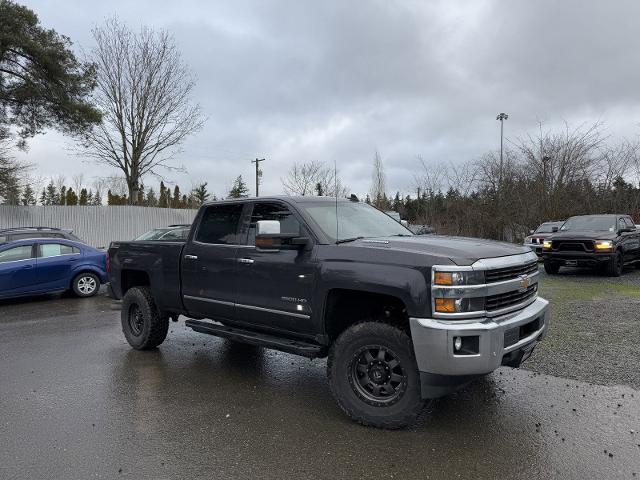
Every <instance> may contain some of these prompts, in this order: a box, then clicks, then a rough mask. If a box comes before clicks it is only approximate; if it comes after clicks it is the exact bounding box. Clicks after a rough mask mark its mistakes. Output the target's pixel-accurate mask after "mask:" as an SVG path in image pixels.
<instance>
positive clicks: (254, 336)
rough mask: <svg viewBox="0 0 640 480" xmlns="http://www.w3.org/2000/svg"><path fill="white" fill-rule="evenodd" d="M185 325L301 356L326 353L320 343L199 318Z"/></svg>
mask: <svg viewBox="0 0 640 480" xmlns="http://www.w3.org/2000/svg"><path fill="white" fill-rule="evenodd" d="M185 325H186V326H187V327H189V328H191V329H192V330H194V331H195V332H199V333H207V334H209V335H215V336H216V337H222V338H228V339H229V340H235V341H237V342H242V343H248V344H251V345H257V346H260V347H266V348H273V349H274V350H280V351H283V352H287V353H293V354H295V355H302V356H303V357H308V358H317V357H323V356H325V355H326V349H325V347H323V346H321V345H316V344H313V343H307V342H301V341H299V340H290V339H287V338H281V337H276V336H273V335H268V334H266V333H261V332H256V331H253V330H243V329H241V328H234V327H228V326H226V325H219V324H217V323H211V322H201V321H199V320H187V321H186V322H185Z"/></svg>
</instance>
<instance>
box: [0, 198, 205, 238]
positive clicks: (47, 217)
mask: <svg viewBox="0 0 640 480" xmlns="http://www.w3.org/2000/svg"><path fill="white" fill-rule="evenodd" d="M196 212H197V210H177V209H172V208H147V207H130V206H108V207H105V206H103V207H85V206H82V207H81V206H73V207H63V206H55V207H40V206H37V207H12V206H6V205H0V230H2V229H3V228H12V227H58V228H68V229H70V230H73V233H74V234H75V235H77V236H78V237H80V238H81V239H82V240H83V241H85V242H86V243H88V244H89V245H93V246H94V247H108V246H109V243H110V242H111V241H112V240H132V239H134V238H136V237H137V236H139V235H141V234H143V233H144V232H146V231H147V230H151V229H152V228H155V227H164V226H167V225H171V224H176V223H191V222H192V221H193V219H194V217H195V215H196Z"/></svg>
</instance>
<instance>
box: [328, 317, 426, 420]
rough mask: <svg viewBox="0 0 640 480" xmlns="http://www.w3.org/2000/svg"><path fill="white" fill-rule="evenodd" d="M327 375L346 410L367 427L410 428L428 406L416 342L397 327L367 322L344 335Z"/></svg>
mask: <svg viewBox="0 0 640 480" xmlns="http://www.w3.org/2000/svg"><path fill="white" fill-rule="evenodd" d="M327 375H328V377H329V385H330V387H331V391H332V393H333V396H334V397H335V399H336V401H337V402H338V405H339V406H340V408H341V409H342V411H343V412H344V413H345V414H346V415H347V416H348V417H349V418H351V419H352V420H355V421H356V422H358V423H360V424H362V425H366V426H373V427H378V428H388V429H396V428H402V427H406V426H407V425H410V424H411V423H413V422H414V421H415V419H416V418H417V417H418V415H419V414H420V412H421V410H422V408H423V406H424V401H423V400H422V397H421V392H420V373H419V372H418V365H417V363H416V358H415V355H414V353H413V344H412V343H411V339H410V338H409V336H408V335H407V334H406V333H405V332H404V331H402V330H401V329H399V328H397V327H395V326H393V325H389V324H386V323H381V322H363V323H358V324H356V325H353V326H351V327H349V328H348V329H347V330H345V331H344V332H342V334H341V335H340V336H339V337H338V338H337V339H336V341H335V342H334V344H333V345H332V346H331V349H330V351H329V358H328V361H327Z"/></svg>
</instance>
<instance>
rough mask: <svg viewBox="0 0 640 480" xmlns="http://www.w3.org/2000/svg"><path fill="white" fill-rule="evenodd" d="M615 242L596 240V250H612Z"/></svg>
mask: <svg viewBox="0 0 640 480" xmlns="http://www.w3.org/2000/svg"><path fill="white" fill-rule="evenodd" d="M612 248H613V242H612V241H611V240H596V250H599V251H601V252H606V251H611V249H612Z"/></svg>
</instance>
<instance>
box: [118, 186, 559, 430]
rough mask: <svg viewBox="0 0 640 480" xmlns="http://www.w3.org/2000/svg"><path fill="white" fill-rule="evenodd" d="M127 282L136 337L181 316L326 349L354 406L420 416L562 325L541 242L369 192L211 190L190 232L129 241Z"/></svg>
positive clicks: (251, 339) (155, 332)
mask: <svg viewBox="0 0 640 480" xmlns="http://www.w3.org/2000/svg"><path fill="white" fill-rule="evenodd" d="M109 271H110V280H111V289H112V295H113V296H114V297H116V298H122V299H123V301H122V328H123V331H124V334H125V336H126V339H127V341H128V342H129V343H130V344H131V346H132V347H133V348H136V349H149V348H153V347H156V346H157V345H160V344H161V343H162V342H163V341H164V339H165V337H166V335H167V330H168V325H169V320H170V319H173V320H177V319H178V316H179V315H184V316H186V317H189V319H188V320H187V321H186V325H187V326H188V327H190V328H192V329H193V330H195V331H196V332H201V333H207V334H211V335H216V336H219V337H224V338H228V339H231V340H234V341H240V342H245V343H250V344H254V345H260V346H264V347H267V348H274V349H278V350H282V351H285V352H290V353H294V354H298V355H303V356H306V357H310V358H317V357H328V362H327V373H328V377H329V385H330V387H331V390H332V392H333V394H334V397H335V398H336V400H337V402H338V404H339V405H340V407H341V408H342V410H343V411H344V412H345V413H346V414H347V415H348V416H349V417H351V418H352V419H354V420H356V421H358V422H360V423H362V424H365V425H372V426H377V427H384V428H399V427H403V426H405V425H408V424H410V423H411V422H412V421H413V420H414V419H415V418H416V416H417V415H418V414H419V412H420V410H421V408H422V406H423V404H424V401H425V399H429V398H435V397H439V396H442V395H445V394H447V393H448V392H451V391H452V390H454V389H455V388H457V387H459V386H461V385H464V384H465V383H467V382H469V381H470V380H472V379H473V378H475V377H477V376H479V375H484V374H487V373H490V372H492V371H493V370H495V369H496V368H498V367H499V366H500V365H509V366H513V367H518V366H519V365H520V363H521V362H522V361H523V360H525V359H526V358H527V357H528V356H529V355H530V354H531V351H532V350H533V348H534V346H535V345H536V343H537V342H538V341H540V340H541V339H542V337H543V335H544V334H545V332H546V331H547V329H548V327H549V315H548V310H547V306H548V302H547V301H546V300H544V299H542V298H540V297H538V266H537V258H536V255H535V253H533V252H531V250H530V249H528V248H526V247H522V246H516V245H512V244H507V243H498V242H492V241H485V240H478V239H469V238H455V237H443V236H436V235H428V236H414V235H413V234H412V233H411V232H410V231H409V230H407V229H406V228H405V227H404V226H402V225H401V224H399V223H398V222H396V221H394V220H393V219H392V218H390V217H389V216H388V215H386V214H384V213H383V212H381V211H379V210H376V209H375V208H373V207H371V206H369V205H367V204H364V203H361V202H358V201H354V200H347V199H341V200H339V201H336V200H335V199H329V198H321V197H300V198H293V197H272V198H259V199H241V200H233V201H224V202H215V203H209V204H205V205H204V206H203V207H202V208H201V209H200V211H199V212H198V215H197V217H196V219H195V221H194V223H193V227H192V229H191V232H190V234H189V238H188V239H187V241H186V242H161V243H159V242H145V241H134V242H114V243H112V244H111V247H110V248H109Z"/></svg>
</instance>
